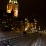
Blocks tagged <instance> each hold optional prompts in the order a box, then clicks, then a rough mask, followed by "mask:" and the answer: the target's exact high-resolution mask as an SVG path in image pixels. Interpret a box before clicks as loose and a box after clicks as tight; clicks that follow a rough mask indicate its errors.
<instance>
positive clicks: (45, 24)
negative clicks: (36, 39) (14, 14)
mask: <svg viewBox="0 0 46 46" xmlns="http://www.w3.org/2000/svg"><path fill="white" fill-rule="evenodd" d="M8 1H9V0H0V10H1V9H3V10H6V5H7V3H8ZM18 3H19V17H20V18H24V17H29V18H32V16H33V14H34V16H35V18H36V19H37V21H38V25H37V27H38V26H39V25H40V26H41V29H42V30H43V29H45V28H46V13H45V11H46V7H45V6H46V4H45V3H46V2H45V0H18Z"/></svg>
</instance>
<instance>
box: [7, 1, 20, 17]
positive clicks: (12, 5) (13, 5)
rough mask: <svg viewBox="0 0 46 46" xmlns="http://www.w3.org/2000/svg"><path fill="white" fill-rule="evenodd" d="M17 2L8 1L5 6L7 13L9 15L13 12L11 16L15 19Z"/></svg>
mask: <svg viewBox="0 0 46 46" xmlns="http://www.w3.org/2000/svg"><path fill="white" fill-rule="evenodd" d="M18 6H19V5H18V2H17V0H9V3H8V4H7V13H11V12H12V10H13V14H14V16H15V17H18Z"/></svg>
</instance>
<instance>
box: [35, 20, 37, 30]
mask: <svg viewBox="0 0 46 46" xmlns="http://www.w3.org/2000/svg"><path fill="white" fill-rule="evenodd" d="M36 24H37V21H36V19H34V29H36Z"/></svg>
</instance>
